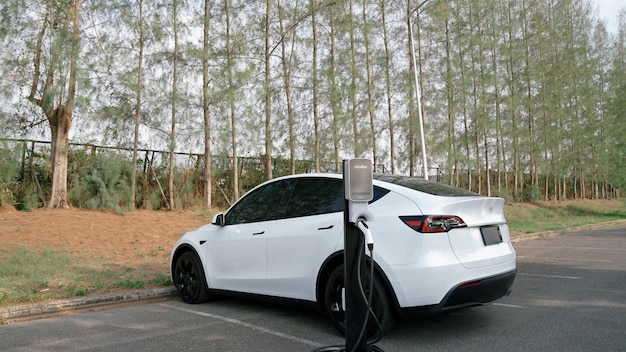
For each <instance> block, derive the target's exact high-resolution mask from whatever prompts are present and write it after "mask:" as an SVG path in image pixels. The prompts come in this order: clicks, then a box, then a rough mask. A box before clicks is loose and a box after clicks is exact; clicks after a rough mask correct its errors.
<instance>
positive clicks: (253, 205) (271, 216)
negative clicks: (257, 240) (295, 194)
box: [224, 180, 292, 225]
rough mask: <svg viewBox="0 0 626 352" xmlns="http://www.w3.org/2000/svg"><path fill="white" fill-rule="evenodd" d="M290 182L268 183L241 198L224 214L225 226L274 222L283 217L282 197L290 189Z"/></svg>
mask: <svg viewBox="0 0 626 352" xmlns="http://www.w3.org/2000/svg"><path fill="white" fill-rule="evenodd" d="M291 183H292V181H290V180H282V181H277V182H272V183H269V184H267V185H265V186H263V187H260V188H257V189H256V190H254V191H252V192H251V193H249V194H247V195H245V196H244V198H242V199H241V200H240V201H239V202H237V204H235V206H233V208H232V209H231V210H230V211H229V212H228V213H226V215H225V217H224V220H225V223H226V225H232V224H244V223H250V222H258V221H268V220H275V219H278V218H280V217H283V216H284V212H285V211H284V200H283V197H284V195H285V193H286V191H287V190H288V189H290V188H291V187H290V184H291Z"/></svg>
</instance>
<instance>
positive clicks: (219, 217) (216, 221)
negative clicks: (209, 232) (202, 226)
mask: <svg viewBox="0 0 626 352" xmlns="http://www.w3.org/2000/svg"><path fill="white" fill-rule="evenodd" d="M211 224H213V225H217V226H224V213H219V214H216V215H215V216H214V217H213V220H212V221H211Z"/></svg>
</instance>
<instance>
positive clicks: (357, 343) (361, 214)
mask: <svg viewBox="0 0 626 352" xmlns="http://www.w3.org/2000/svg"><path fill="white" fill-rule="evenodd" d="M343 182H344V190H345V197H344V212H343V214H344V215H343V216H344V263H345V265H344V270H345V271H344V280H345V283H344V285H345V295H344V305H345V314H346V318H345V319H346V320H345V322H346V351H358V352H365V351H367V348H368V346H367V328H366V324H367V320H368V316H369V303H368V302H367V299H366V297H365V295H364V294H363V292H365V287H363V286H362V283H363V282H367V281H366V278H365V273H366V270H367V269H366V268H367V265H366V262H365V255H363V253H364V251H365V243H366V242H367V243H368V245H369V246H373V240H372V237H371V234H370V232H369V229H368V228H367V225H366V224H365V221H373V220H374V216H373V215H372V214H371V213H370V212H369V209H368V204H369V201H371V200H372V199H373V197H374V189H373V186H372V162H371V161H370V160H368V159H350V160H344V162H343Z"/></svg>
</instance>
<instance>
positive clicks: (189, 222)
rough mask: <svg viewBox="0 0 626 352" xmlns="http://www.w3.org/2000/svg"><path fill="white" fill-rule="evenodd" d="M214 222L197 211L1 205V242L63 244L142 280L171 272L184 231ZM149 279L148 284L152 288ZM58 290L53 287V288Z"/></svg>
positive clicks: (6, 244)
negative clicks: (174, 251)
mask: <svg viewBox="0 0 626 352" xmlns="http://www.w3.org/2000/svg"><path fill="white" fill-rule="evenodd" d="M209 221H210V217H209V215H206V214H205V215H204V216H203V214H201V213H200V212H194V211H148V210H137V211H134V212H129V213H127V214H125V215H115V214H113V213H110V212H106V211H101V210H84V209H75V208H70V209H37V210H34V211H30V212H26V211H17V210H15V209H14V208H12V207H10V206H9V207H7V206H4V207H0V247H1V248H10V247H11V246H14V245H20V246H24V247H28V248H30V249H37V250H42V249H49V248H50V249H63V250H65V251H68V252H70V253H71V254H72V257H74V256H75V257H77V258H83V260H85V261H93V262H94V263H85V264H90V265H92V264H94V265H98V266H100V267H101V268H104V269H106V270H112V271H116V270H118V271H119V275H112V276H115V277H123V276H124V275H123V274H124V272H126V273H128V272H129V271H131V270H135V269H140V272H141V273H144V275H145V276H147V277H145V278H144V279H149V278H152V277H154V275H155V274H156V273H161V274H163V275H167V276H169V265H168V263H169V254H170V250H171V248H172V245H173V244H174V242H175V241H176V239H178V237H179V236H180V235H182V234H183V233H185V232H187V231H190V230H193V229H196V228H198V227H200V226H201V225H204V224H206V223H208V222H209ZM150 286H151V285H150V284H149V283H146V286H145V287H150ZM51 289H54V288H51Z"/></svg>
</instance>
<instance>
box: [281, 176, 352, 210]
mask: <svg viewBox="0 0 626 352" xmlns="http://www.w3.org/2000/svg"><path fill="white" fill-rule="evenodd" d="M343 200H344V190H343V181H342V180H341V179H333V178H317V177H316V178H312V177H303V178H300V179H298V180H297V181H296V184H295V187H294V189H293V191H292V192H291V197H290V198H289V202H288V203H287V209H286V213H285V216H286V217H288V218H295V217H299V216H308V215H317V214H326V213H333V212H337V211H342V210H343Z"/></svg>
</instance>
